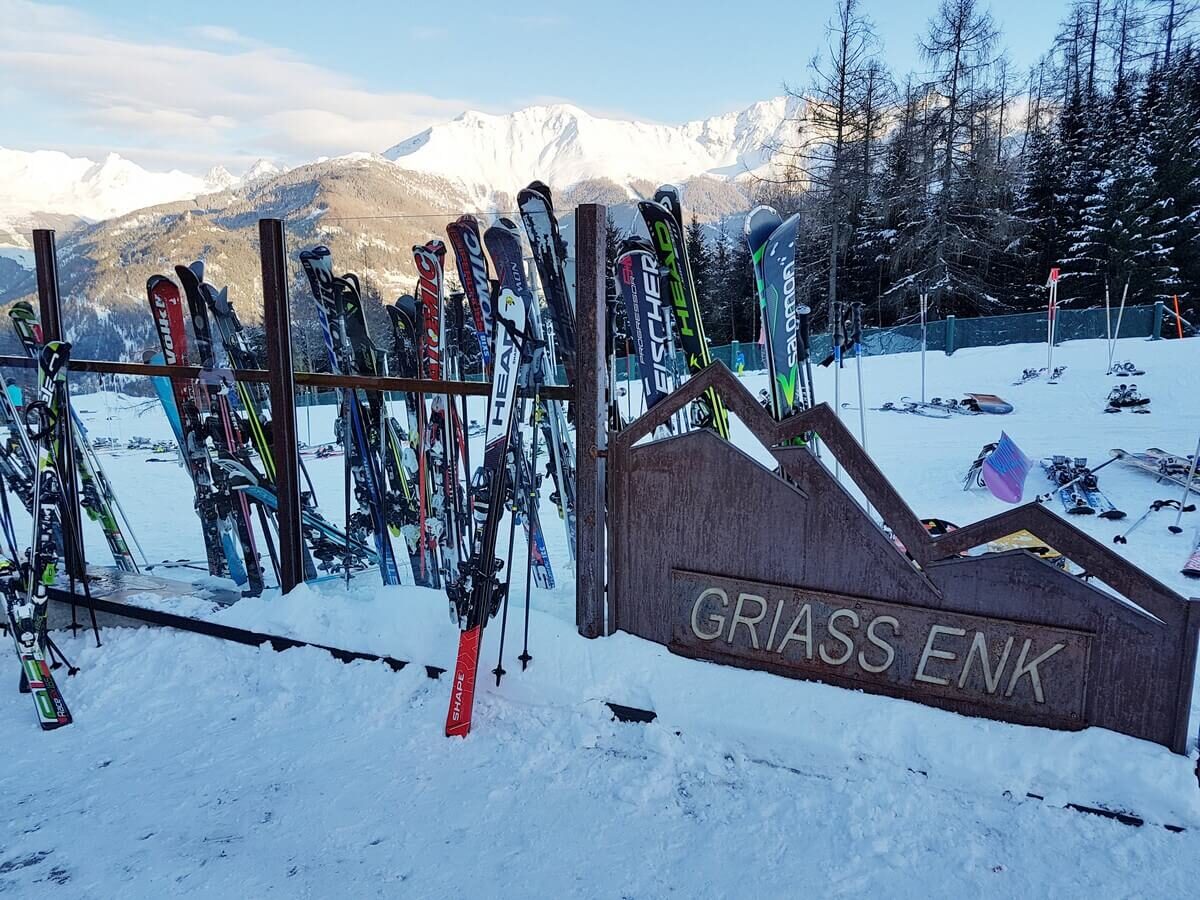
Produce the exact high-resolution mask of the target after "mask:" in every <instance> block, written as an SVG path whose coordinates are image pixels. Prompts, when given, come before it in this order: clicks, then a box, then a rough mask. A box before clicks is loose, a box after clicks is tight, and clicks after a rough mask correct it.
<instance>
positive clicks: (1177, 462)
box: [1108, 447, 1200, 496]
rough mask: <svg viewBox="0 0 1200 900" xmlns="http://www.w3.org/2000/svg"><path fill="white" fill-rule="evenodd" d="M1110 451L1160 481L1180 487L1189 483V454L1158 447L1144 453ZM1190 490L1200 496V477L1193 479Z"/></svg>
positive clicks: (1128, 464) (1125, 462) (1117, 449)
mask: <svg viewBox="0 0 1200 900" xmlns="http://www.w3.org/2000/svg"><path fill="white" fill-rule="evenodd" d="M1108 452H1109V454H1111V455H1112V456H1114V457H1116V458H1117V459H1119V460H1120V461H1121V462H1122V463H1123V464H1124V465H1127V466H1129V467H1131V468H1135V469H1140V470H1141V471H1143V472H1145V473H1147V474H1149V475H1153V476H1154V477H1155V478H1156V479H1157V480H1158V481H1169V482H1171V483H1172V484H1175V485H1178V486H1179V487H1183V486H1184V485H1185V484H1187V483H1188V482H1187V476H1188V473H1189V472H1190V471H1191V459H1190V458H1189V457H1187V456H1177V455H1175V454H1172V453H1167V452H1166V451H1165V450H1160V449H1158V448H1157V447H1148V448H1147V449H1146V450H1145V451H1144V452H1142V453H1130V452H1129V451H1128V450H1121V449H1120V448H1116V449H1113V450H1109V451H1108ZM1188 490H1189V491H1191V492H1192V493H1194V494H1196V495H1197V496H1200V478H1197V479H1196V480H1195V481H1193V482H1192V483H1191V484H1190V485H1189V486H1188Z"/></svg>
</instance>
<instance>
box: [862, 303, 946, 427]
mask: <svg viewBox="0 0 1200 900" xmlns="http://www.w3.org/2000/svg"><path fill="white" fill-rule="evenodd" d="M928 309H929V295H928V294H921V402H922V403H924V402H925V346H926V343H927V340H926V337H927V333H926V327H927V325H928V322H927V319H926V316H927V314H928ZM858 405H859V406H862V401H861V400H859V403H858Z"/></svg>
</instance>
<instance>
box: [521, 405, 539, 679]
mask: <svg viewBox="0 0 1200 900" xmlns="http://www.w3.org/2000/svg"><path fill="white" fill-rule="evenodd" d="M540 400H541V395H540V393H539V394H534V395H533V418H534V419H535V421H534V424H533V437H532V439H531V440H530V442H529V443H530V450H529V495H528V498H527V499H526V501H525V516H526V518H527V520H528V522H529V540H528V541H527V543H528V545H529V548H528V556H527V558H526V560H525V629H524V630H525V636H524V641H523V642H522V646H521V655H520V656H518V657H517V659H519V660H521V671H522V672H524V671H525V670H526V669H527V668H529V663H530V661H531V660H532V659H533V657H532V656H530V655H529V599H530V595H531V593H532V590H533V542H534V539H535V534H534V526H535V525H537V523H538V522H539V521H540V520H541V516H538V515H536V514H535V513H536V506H535V504H536V503H537V502H538V494H539V493H540V492H539V491H538V475H537V454H538V431H539V429H538V423H537V422H536V418H537V415H538V407H539V402H540ZM518 449H520V448H518Z"/></svg>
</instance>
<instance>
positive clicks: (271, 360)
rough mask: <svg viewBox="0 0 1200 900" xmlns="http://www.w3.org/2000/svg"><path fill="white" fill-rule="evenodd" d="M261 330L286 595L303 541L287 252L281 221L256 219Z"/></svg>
mask: <svg viewBox="0 0 1200 900" xmlns="http://www.w3.org/2000/svg"><path fill="white" fill-rule="evenodd" d="M258 240H259V254H260V256H261V259H262V280H263V328H264V329H265V331H266V335H267V371H268V384H269V385H270V391H271V439H272V440H271V443H272V444H273V446H274V450H275V481H276V483H275V490H276V494H277V496H278V497H279V509H278V510H277V511H276V519H277V521H278V525H279V588H280V590H281V591H282V592H283V593H285V594H286V593H287V592H288V591H290V590H291V589H292V588H294V587H295V586H296V585H298V584H300V582H302V581H303V580H304V543H303V542H304V538H303V536H302V534H301V530H300V512H301V506H300V471H299V464H298V462H297V460H298V458H299V457H298V451H297V443H296V390H295V382H294V380H293V377H292V338H291V336H292V319H291V311H290V309H289V307H288V277H287V250H286V247H285V244H284V234H283V222H282V221H281V220H280V219H260V220H259V222H258Z"/></svg>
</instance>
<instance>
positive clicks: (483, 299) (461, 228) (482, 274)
mask: <svg viewBox="0 0 1200 900" xmlns="http://www.w3.org/2000/svg"><path fill="white" fill-rule="evenodd" d="M446 236H447V237H449V238H450V246H451V247H453V248H454V263H455V266H456V267H457V268H458V280H459V283H460V284H462V286H463V292H464V293H465V294H466V295H467V303H468V304H469V305H470V307H471V324H472V326H473V327H474V331H475V337H476V339H477V340H478V341H479V353H480V356H481V357H482V358H483V371H484V372H485V373H486V374H487V375H488V376H490V375H491V371H492V334H493V333H494V331H495V328H494V327H493V321H492V319H493V315H492V282H491V278H490V276H489V275H488V263H487V257H486V256H484V254H483V241H482V239H481V237H480V234H479V222H478V221H476V219H475V217H474V216H470V215H464V216H459V217H458V219H456V220H455V221H453V222H451V223H450V224H449V225H447V226H446Z"/></svg>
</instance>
